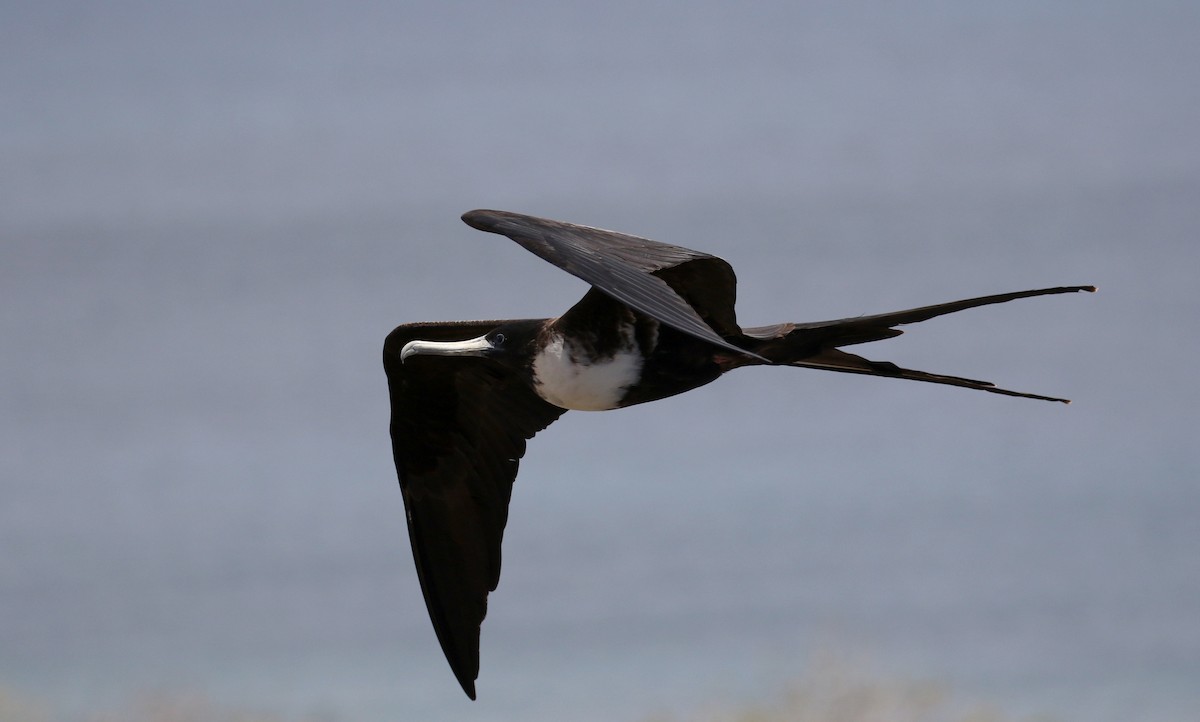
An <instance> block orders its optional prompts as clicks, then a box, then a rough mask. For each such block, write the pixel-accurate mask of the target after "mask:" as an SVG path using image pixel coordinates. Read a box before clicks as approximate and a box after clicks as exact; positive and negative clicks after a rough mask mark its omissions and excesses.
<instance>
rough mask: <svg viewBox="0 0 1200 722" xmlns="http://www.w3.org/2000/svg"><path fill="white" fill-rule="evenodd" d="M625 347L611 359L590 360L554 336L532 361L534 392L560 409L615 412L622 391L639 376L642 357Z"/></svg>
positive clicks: (633, 345) (630, 346)
mask: <svg viewBox="0 0 1200 722" xmlns="http://www.w3.org/2000/svg"><path fill="white" fill-rule="evenodd" d="M629 336H630V338H629V339H628V341H629V343H628V345H627V346H626V347H624V348H622V349H621V350H619V351H618V352H617V353H616V354H614V355H613V356H612V357H611V358H603V359H592V358H589V357H588V355H587V354H586V353H585V352H584V351H583V350H582V349H580V348H576V347H575V346H573V345H572V344H569V343H567V342H566V341H565V340H564V339H563V337H561V336H556V337H554V338H553V339H551V341H550V343H548V344H546V347H545V348H543V349H542V351H541V353H539V354H538V355H537V357H536V358H534V360H533V380H534V390H535V391H537V393H538V396H541V397H542V398H543V399H545V400H546V401H549V402H550V403H552V404H554V405H555V406H558V407H560V408H564V409H574V410H576V411H606V410H608V409H615V408H617V404H619V403H620V402H621V398H622V397H623V396H624V395H625V391H626V390H627V389H628V388H629V387H630V386H632V385H633V384H635V383H637V381H638V379H639V378H640V377H641V374H642V355H641V354H640V353H639V352H638V349H637V344H636V343H634V341H633V338H632V332H631V333H630V334H629Z"/></svg>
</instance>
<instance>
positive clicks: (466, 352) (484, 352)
mask: <svg viewBox="0 0 1200 722" xmlns="http://www.w3.org/2000/svg"><path fill="white" fill-rule="evenodd" d="M544 325H545V322H544V321H540V320H529V321H507V322H505V323H502V324H500V325H499V326H497V327H496V328H494V329H492V330H491V331H489V332H487V333H485V334H484V335H482V336H479V337H477V338H471V339H466V340H464V341H421V340H419V339H418V340H415V341H409V342H408V343H406V344H404V347H403V348H402V349H400V361H401V363H403V362H404V361H405V360H406V359H408V358H410V357H412V356H418V355H423V356H476V357H480V358H486V359H490V360H492V361H497V362H499V363H501V364H504V365H505V366H511V367H514V368H520V367H524V366H528V364H529V360H530V359H531V358H532V356H533V354H534V351H535V348H534V346H535V342H536V341H537V339H538V335H539V333H540V332H541V330H542V328H543V327H544Z"/></svg>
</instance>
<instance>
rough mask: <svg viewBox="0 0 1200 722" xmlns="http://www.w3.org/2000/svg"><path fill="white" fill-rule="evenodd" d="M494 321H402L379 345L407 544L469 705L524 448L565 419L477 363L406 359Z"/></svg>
mask: <svg viewBox="0 0 1200 722" xmlns="http://www.w3.org/2000/svg"><path fill="white" fill-rule="evenodd" d="M501 323H502V322H501V321H472V322H455V323H441V324H430V323H420V324H408V325H404V326H400V327H398V328H397V329H396V330H395V331H393V332H392V333H391V334H390V335H389V336H388V338H387V340H386V341H385V342H384V359H383V365H384V369H385V371H386V372H387V377H388V386H389V389H390V393H391V405H392V422H391V435H392V450H393V455H394V458H395V462H396V473H397V475H398V476H399V479H400V489H401V492H402V495H403V497H404V508H405V513H406V517H407V520H408V532H409V541H410V542H411V544H412V550H413V560H414V561H415V562H416V567H417V576H418V578H419V579H420V582H421V592H422V593H423V595H424V597H425V605H426V608H427V609H428V611H429V617H430V619H431V621H432V622H433V628H434V631H435V632H436V633H437V637H438V641H439V643H440V644H441V646H442V651H443V652H444V653H445V655H446V660H447V661H448V662H449V663H450V667H451V669H452V670H453V671H454V675H455V677H457V678H458V681H459V683H460V684H461V685H462V687H463V690H464V691H465V692H466V693H467V695H468V696H469V697H471V699H474V698H475V679H476V677H478V675H479V628H480V625H481V624H482V622H483V618H484V616H485V615H486V614H487V595H488V592H491V591H492V590H494V589H495V588H496V585H497V584H498V583H499V581H500V546H501V541H502V539H503V536H504V526H505V524H506V523H507V521H508V503H509V499H510V498H511V495H512V484H513V481H514V479H516V476H517V468H518V464H519V461H520V459H521V457H522V456H523V455H524V454H525V442H526V440H528V439H530V438H532V437H533V436H534V434H536V433H537V432H538V431H541V430H542V429H544V428H546V427H547V426H548V425H550V423H551V422H553V421H554V420H555V419H557V418H558V417H559V416H561V415H562V414H563V413H564V410H563V409H560V408H558V407H556V406H552V405H551V404H548V403H546V402H545V401H543V400H542V399H541V398H539V397H538V396H537V395H536V394H534V393H533V391H532V390H530V388H529V387H528V385H527V384H526V383H525V382H524V380H522V379H520V378H518V377H517V376H516V375H515V374H513V373H512V372H510V371H508V370H506V369H505V368H504V367H502V366H500V365H499V364H496V363H494V362H492V361H488V360H486V359H482V358H451V357H445V356H413V357H411V358H409V359H408V360H407V361H406V362H404V363H401V362H400V349H402V348H403V346H404V344H405V343H407V342H408V341H411V340H414V339H418V338H419V339H422V340H426V341H452V340H464V339H468V338H475V337H477V336H481V335H483V334H484V333H487V332H488V331H490V330H491V329H493V328H495V327H496V326H498V325H500V324H501Z"/></svg>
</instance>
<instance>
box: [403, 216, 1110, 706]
mask: <svg viewBox="0 0 1200 722" xmlns="http://www.w3.org/2000/svg"><path fill="white" fill-rule="evenodd" d="M463 220H464V221H466V222H467V223H468V224H469V225H471V226H473V227H475V228H479V229H481V230H486V231H491V232H494V233H501V234H504V235H507V236H509V237H510V238H512V239H513V240H515V241H516V242H518V243H519V244H521V245H522V246H524V247H525V248H526V249H528V250H530V251H532V252H533V253H535V254H537V255H539V256H541V257H542V258H544V259H546V260H548V261H550V262H551V263H554V264H555V265H557V266H558V267H560V268H561V269H563V270H565V271H567V272H569V273H571V274H573V275H576V276H578V277H580V278H582V279H583V280H584V281H586V282H588V283H589V284H591V286H592V288H591V289H590V290H589V291H588V292H587V293H586V294H585V295H584V297H583V298H582V299H581V300H580V301H579V302H578V303H576V304H575V305H574V306H572V307H571V308H570V309H569V310H568V311H567V312H566V313H564V314H562V315H561V316H559V317H557V318H546V319H525V320H517V321H465V322H464V321H457V322H448V323H415V324H406V325H403V326H400V327H398V328H396V330H394V331H393V332H392V333H391V334H390V335H389V336H388V338H387V340H386V341H385V343H384V359H383V360H384V368H385V370H386V371H387V375H388V385H389V389H390V393H391V402H392V423H391V435H392V442H393V452H394V458H395V462H396V469H397V473H398V474H399V478H400V486H401V490H402V492H403V495H404V502H405V509H406V512H407V517H408V526H409V537H410V540H411V542H412V546H413V556H414V559H415V561H416V566H417V572H418V576H419V577H420V580H421V588H422V591H423V593H424V595H425V601H426V605H427V607H428V610H429V614H430V618H431V619H432V621H433V625H434V629H435V631H436V632H437V635H438V640H439V641H440V642H441V645H442V649H443V651H444V652H445V654H446V658H447V660H448V661H449V662H450V665H451V668H452V669H453V670H454V673H455V675H456V676H457V678H458V680H459V682H460V683H461V684H462V686H463V689H464V690H465V691H466V692H467V694H468V695H469V696H470V697H471V698H472V699H473V698H474V697H475V686H474V680H475V678H476V677H477V675H478V670H479V629H480V624H481V623H482V621H483V617H484V614H485V613H486V609H487V594H488V592H490V591H491V590H493V589H495V587H496V584H497V583H498V582H499V578H500V542H501V539H502V536H503V531H504V526H505V523H506V522H507V516H508V501H509V498H510V494H511V491H512V483H513V480H514V479H515V478H516V473H517V465H518V462H519V460H520V458H521V457H522V455H523V454H524V452H525V442H526V441H527V440H528V439H530V438H532V437H533V435H534V434H536V433H537V432H538V431H540V430H541V429H543V428H545V427H546V426H548V425H549V424H550V423H552V422H553V421H554V420H555V419H557V418H558V417H559V416H561V415H562V414H563V413H565V412H566V411H567V410H568V409H576V410H584V411H603V410H609V409H616V408H622V407H625V406H632V405H634V404H640V403H645V402H647V401H655V400H657V399H661V398H665V397H668V396H673V395H675V394H679V393H683V392H685V391H689V390H691V389H694V388H697V387H699V386H703V385H704V384H707V383H710V382H712V381H714V380H716V379H717V378H719V377H720V376H721V375H722V374H724V373H726V372H727V371H730V370H732V369H735V368H738V367H740V366H747V365H788V366H801V367H809V368H819V369H826V370H832V371H841V372H846V373H858V374H868V375H875V376H889V377H894V378H905V379H912V380H918V381H927V382H931V383H939V384H948V385H952V386H962V387H966V388H973V389H978V390H982V391H989V392H992V393H998V394H1004V395H1008V396H1020V397H1026V398H1035V399H1043V400H1048V401H1064V402H1065V399H1058V398H1054V397H1049V396H1040V395H1037V394H1028V393H1023V392H1017V391H1010V390H1007V389H1001V388H998V387H996V386H993V385H992V384H990V383H987V382H984V381H976V380H973V379H966V378H962V377H958V376H945V375H940V374H931V373H926V372H923V371H914V370H911V369H904V368H901V367H899V366H896V365H895V364H892V363H888V362H878V361H870V360H868V359H865V358H863V357H861V356H856V355H854V354H850V353H847V352H846V351H843V350H841V348H840V347H843V346H848V345H853V344H859V343H865V342H868V341H878V340H882V339H886V338H891V337H893V336H897V335H899V334H900V333H902V332H901V331H900V330H898V329H896V328H895V326H898V325H903V324H908V323H916V322H919V321H924V320H927V319H930V318H933V317H935V316H940V315H943V314H947V313H953V312H955V311H961V310H964V309H967V308H973V307H976V306H983V305H988V304H994V303H1003V302H1005V301H1010V300H1013V299H1017V298H1025V297H1030V296H1039V295H1047V294H1057V293H1071V292H1076V291H1092V290H1095V289H1094V288H1093V287H1091V286H1062V287H1056V288H1047V289H1038V290H1033V291H1019V292H1015V293H1005V294H998V295H994V296H985V297H981V298H973V299H967V300H963V301H955V302H951V303H945V304H937V305H934V306H925V307H921V308H915V309H909V310H906V311H898V312H895V313H886V314H880V315H876V316H859V317H854V318H847V319H841V320H836V321H822V322H816V323H782V324H776V325H773V326H762V327H756V328H742V327H740V326H739V325H738V324H737V321H736V314H735V311H734V301H735V295H736V280H735V277H734V274H733V269H732V268H730V266H729V264H728V263H726V262H725V261H723V260H722V259H720V258H717V257H715V256H711V255H708V254H705V253H700V252H697V251H692V250H689V249H686V248H681V247H679V246H671V245H667V244H663V243H657V242H655V241H650V240H647V239H644V238H638V237H635V236H628V235H625V234H620V233H613V232H611V231H603V230H599V229H595V228H588V227H585V226H576V225H572V224H567V223H561V222H558V221H550V220H546V219H540V218H533V217H530V216H522V215H519V214H515V213H506V212H501V211H471V212H470V213H467V214H465V215H464V216H463Z"/></svg>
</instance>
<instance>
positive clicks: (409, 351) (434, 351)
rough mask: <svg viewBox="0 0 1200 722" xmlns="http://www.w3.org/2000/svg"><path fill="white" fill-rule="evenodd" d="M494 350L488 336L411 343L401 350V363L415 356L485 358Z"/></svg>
mask: <svg viewBox="0 0 1200 722" xmlns="http://www.w3.org/2000/svg"><path fill="white" fill-rule="evenodd" d="M491 350H492V344H491V342H490V341H488V339H487V336H480V337H479V338H473V339H470V340H467V341H409V342H408V343H406V344H404V348H402V349H400V363H404V359H406V358H408V357H409V356H413V355H415V354H425V355H429V356H484V355H486V354H487V353H488V352H489V351H491Z"/></svg>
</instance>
